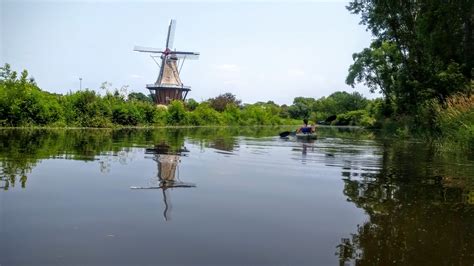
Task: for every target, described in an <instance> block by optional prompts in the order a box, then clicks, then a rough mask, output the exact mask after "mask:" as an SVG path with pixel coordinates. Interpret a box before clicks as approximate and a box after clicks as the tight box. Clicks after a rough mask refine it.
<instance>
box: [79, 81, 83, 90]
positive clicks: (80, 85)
mask: <svg viewBox="0 0 474 266" xmlns="http://www.w3.org/2000/svg"><path fill="white" fill-rule="evenodd" d="M79 90H82V78H79Z"/></svg>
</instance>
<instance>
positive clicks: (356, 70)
mask: <svg viewBox="0 0 474 266" xmlns="http://www.w3.org/2000/svg"><path fill="white" fill-rule="evenodd" d="M347 8H348V10H349V11H350V12H352V13H353V14H358V15H360V16H361V24H363V25H366V26H367V29H368V30H370V31H371V33H372V34H373V36H374V37H375V39H374V41H373V42H372V44H371V46H370V48H366V49H364V50H363V51H362V52H360V53H357V54H354V56H353V58H354V64H353V65H352V66H351V67H350V69H349V75H348V77H347V80H346V82H347V83H348V84H350V85H354V84H355V83H356V82H364V83H365V84H366V85H367V86H368V87H369V88H370V89H371V90H373V91H375V90H380V91H382V93H383V94H384V96H385V98H386V99H387V100H389V101H393V102H395V104H396V106H397V112H398V113H401V114H413V113H416V112H417V110H418V108H419V106H421V105H422V104H423V103H424V102H426V101H427V100H430V99H433V98H436V99H439V100H441V101H444V99H446V97H447V96H449V95H452V94H453V93H456V92H459V91H466V90H469V89H470V88H469V86H468V84H469V82H470V80H471V79H472V75H473V66H474V51H473V40H472V36H473V34H472V31H473V30H472V28H473V24H474V22H473V21H474V16H473V14H474V4H473V1H472V0H459V1H442V0H433V1H414V0H407V1H376V0H354V1H352V2H350V3H349V5H348V7H347Z"/></svg>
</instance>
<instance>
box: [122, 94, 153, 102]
mask: <svg viewBox="0 0 474 266" xmlns="http://www.w3.org/2000/svg"><path fill="white" fill-rule="evenodd" d="M128 100H130V101H133V100H137V101H142V102H148V103H153V99H152V98H151V97H150V96H147V95H145V94H143V93H141V92H132V93H130V94H129V95H128Z"/></svg>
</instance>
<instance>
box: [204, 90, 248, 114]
mask: <svg viewBox="0 0 474 266" xmlns="http://www.w3.org/2000/svg"><path fill="white" fill-rule="evenodd" d="M207 101H208V102H209V105H210V106H211V107H212V108H214V110H216V111H219V112H223V111H224V110H225V108H226V106H227V105H228V104H233V105H236V106H240V104H241V103H242V101H241V100H238V99H237V98H236V97H235V95H233V94H232V93H230V92H226V93H224V94H221V95H219V96H217V97H215V98H210V99H209V100H207Z"/></svg>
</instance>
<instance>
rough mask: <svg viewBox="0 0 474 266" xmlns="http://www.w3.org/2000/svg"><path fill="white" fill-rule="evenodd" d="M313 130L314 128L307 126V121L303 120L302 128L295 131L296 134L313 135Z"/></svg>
mask: <svg viewBox="0 0 474 266" xmlns="http://www.w3.org/2000/svg"><path fill="white" fill-rule="evenodd" d="M314 131H315V129H314V126H313V125H312V126H309V125H308V119H306V118H305V119H303V126H301V127H300V128H299V129H298V130H296V133H303V134H311V133H314Z"/></svg>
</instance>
